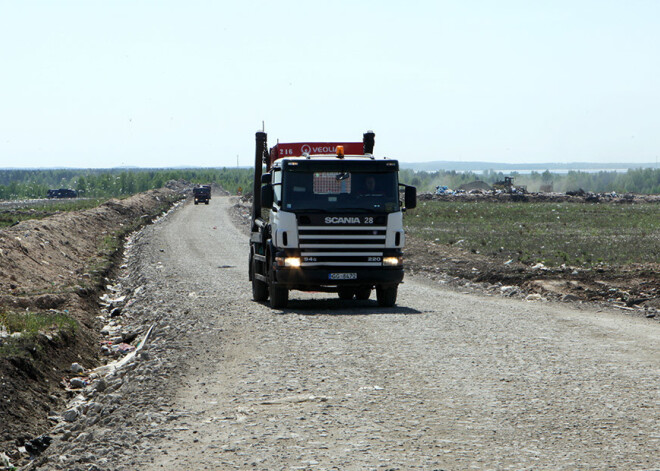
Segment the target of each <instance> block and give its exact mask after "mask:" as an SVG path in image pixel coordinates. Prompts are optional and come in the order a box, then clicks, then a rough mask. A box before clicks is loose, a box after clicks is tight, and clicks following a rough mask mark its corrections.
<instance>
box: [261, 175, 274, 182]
mask: <svg viewBox="0 0 660 471" xmlns="http://www.w3.org/2000/svg"><path fill="white" fill-rule="evenodd" d="M272 181H273V176H272V175H271V174H270V173H264V174H263V175H261V183H271V182H272Z"/></svg>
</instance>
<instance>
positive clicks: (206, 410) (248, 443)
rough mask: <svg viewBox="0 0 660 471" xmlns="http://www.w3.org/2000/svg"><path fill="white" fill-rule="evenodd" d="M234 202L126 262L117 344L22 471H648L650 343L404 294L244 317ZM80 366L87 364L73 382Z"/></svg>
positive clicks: (653, 453) (309, 297) (242, 240)
mask: <svg viewBox="0 0 660 471" xmlns="http://www.w3.org/2000/svg"><path fill="white" fill-rule="evenodd" d="M232 204H233V202H232V200H231V199H230V198H227V197H222V198H220V197H217V198H216V197H214V199H212V200H211V204H210V205H208V206H206V205H202V206H194V205H192V204H186V205H183V206H180V207H179V208H178V209H176V210H175V211H173V212H172V213H170V214H169V215H168V216H167V217H165V218H163V219H161V220H160V221H159V222H157V223H156V224H153V225H151V226H148V227H146V228H145V229H143V230H142V231H141V232H140V233H139V234H138V235H136V236H135V237H134V238H133V239H132V240H131V241H130V243H129V244H128V248H127V259H126V264H125V266H124V268H123V269H122V275H121V276H120V277H119V279H117V280H115V281H114V282H113V286H112V291H113V296H114V299H118V298H121V297H122V296H125V298H123V299H122V301H121V303H120V305H121V314H119V315H115V316H114V317H111V316H110V314H108V316H107V318H105V319H104V322H106V323H107V325H106V329H107V330H106V333H107V335H108V336H109V337H111V336H113V335H117V333H118V332H123V333H124V334H125V333H126V332H132V333H135V334H137V335H138V337H137V338H138V339H140V343H139V344H138V345H139V346H138V349H136V350H134V351H131V352H130V353H128V354H127V355H126V356H123V357H121V358H122V359H121V360H120V362H121V363H122V364H119V365H114V366H108V367H105V368H104V369H101V370H97V371H95V372H91V373H92V374H91V375H90V376H89V378H90V383H89V384H87V385H85V386H84V387H83V388H82V389H80V390H79V391H80V393H79V394H78V395H77V396H76V397H74V399H73V400H72V402H71V403H70V404H69V406H68V408H67V409H66V410H63V411H61V413H60V414H59V415H58V416H57V417H53V420H57V421H58V424H57V425H56V426H55V428H54V430H53V431H52V433H50V434H49V436H51V437H52V438H53V441H52V444H51V445H50V447H49V448H48V449H47V450H46V451H45V452H43V453H42V454H41V455H40V456H39V457H37V458H35V459H34V460H33V461H32V463H31V464H30V465H29V466H27V467H26V468H25V469H30V470H32V469H44V470H45V469H62V470H65V469H66V470H124V469H141V470H152V469H153V470H161V469H221V470H231V469H236V470H242V469H260V470H261V469H263V470H273V469H286V470H289V469H301V470H315V469H319V470H321V469H323V470H325V469H341V470H344V469H375V470H381V469H382V470H395V469H400V470H408V469H424V470H433V469H606V468H611V469H658V468H660V432H658V423H660V392H659V391H660V389H659V386H660V375H659V373H660V325H659V324H658V323H657V322H655V321H653V320H651V319H646V318H637V317H630V316H624V315H621V314H620V313H618V312H610V311H603V310H601V312H597V311H596V310H595V309H591V308H589V307H586V306H571V305H568V304H565V303H562V304H560V303H552V302H546V303H542V302H538V301H535V302H534V301H525V300H520V299H510V298H506V297H502V296H488V293H485V294H484V293H481V294H479V293H466V292H465V293H464V292H462V291H461V290H456V289H450V288H447V287H446V286H444V285H441V284H439V283H438V282H437V281H433V280H428V279H427V278H424V277H407V278H406V280H405V284H404V285H402V286H401V289H400V295H399V302H398V306H397V307H393V308H379V307H378V306H377V304H376V302H375V299H374V297H373V296H372V299H370V300H368V301H359V302H358V301H352V302H349V301H339V300H338V299H337V297H336V295H333V294H327V293H299V292H293V293H292V296H291V297H292V301H291V303H290V306H289V308H288V309H286V310H283V311H277V310H276V311H273V310H271V309H270V308H268V306H267V305H262V304H259V303H255V302H253V301H252V300H251V291H250V285H249V283H248V281H247V237H246V236H245V233H244V232H243V231H242V229H241V228H239V227H236V226H235V225H234V224H233V223H232V218H231V217H230V215H229V208H230V207H231V205H232ZM80 366H81V367H83V368H84V367H85V365H80Z"/></svg>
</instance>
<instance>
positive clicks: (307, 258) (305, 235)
mask: <svg viewBox="0 0 660 471" xmlns="http://www.w3.org/2000/svg"><path fill="white" fill-rule="evenodd" d="M298 237H299V242H300V256H301V266H303V267H314V266H335V267H351V266H352V267H379V266H382V260H383V249H384V248H385V237H386V227H385V226H368V227H365V226H299V233H298Z"/></svg>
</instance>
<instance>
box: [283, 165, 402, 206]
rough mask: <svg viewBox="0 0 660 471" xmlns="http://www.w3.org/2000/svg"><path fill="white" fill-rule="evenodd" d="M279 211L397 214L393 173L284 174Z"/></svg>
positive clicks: (395, 185) (396, 193) (395, 179)
mask: <svg viewBox="0 0 660 471" xmlns="http://www.w3.org/2000/svg"><path fill="white" fill-rule="evenodd" d="M281 207H282V209H284V210H285V211H296V210H325V211H332V212H337V211H349V212H350V211H356V210H357V211H360V210H364V211H369V212H387V213H391V212H394V211H398V210H399V194H398V181H397V174H396V172H382V173H367V172H300V171H296V172H284V175H283V181H282V206H281Z"/></svg>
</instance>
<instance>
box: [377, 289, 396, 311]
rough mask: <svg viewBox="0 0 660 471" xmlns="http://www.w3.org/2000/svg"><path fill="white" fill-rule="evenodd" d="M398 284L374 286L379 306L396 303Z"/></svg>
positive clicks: (389, 305)
mask: <svg viewBox="0 0 660 471" xmlns="http://www.w3.org/2000/svg"><path fill="white" fill-rule="evenodd" d="M397 289H398V286H387V287H382V288H381V287H378V288H376V299H377V300H378V305H379V306H380V307H392V306H394V305H395V304H396V295H397Z"/></svg>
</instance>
